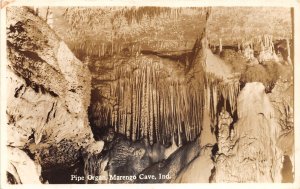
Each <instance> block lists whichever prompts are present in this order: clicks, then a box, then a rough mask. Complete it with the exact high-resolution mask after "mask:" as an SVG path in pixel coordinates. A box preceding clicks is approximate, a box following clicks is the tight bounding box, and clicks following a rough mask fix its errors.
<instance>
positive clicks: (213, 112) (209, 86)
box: [204, 73, 240, 128]
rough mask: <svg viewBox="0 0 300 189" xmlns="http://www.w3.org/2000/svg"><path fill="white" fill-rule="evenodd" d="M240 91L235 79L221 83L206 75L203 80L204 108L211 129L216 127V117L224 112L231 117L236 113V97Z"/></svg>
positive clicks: (210, 75) (211, 75) (214, 77)
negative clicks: (207, 113) (207, 114)
mask: <svg viewBox="0 0 300 189" xmlns="http://www.w3.org/2000/svg"><path fill="white" fill-rule="evenodd" d="M239 91H240V84H239V81H238V80H237V79H232V80H231V81H227V82H224V81H221V80H219V79H217V78H216V76H214V75H213V74H209V73H206V76H205V78H204V97H205V100H204V102H205V108H206V109H208V110H209V115H210V120H211V127H212V128H215V127H216V125H217V116H218V114H219V113H220V111H222V109H224V110H226V111H227V112H229V113H230V115H231V116H233V115H234V114H235V113H236V103H237V96H238V93H239Z"/></svg>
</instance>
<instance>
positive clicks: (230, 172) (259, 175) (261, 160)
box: [215, 82, 282, 182]
mask: <svg viewBox="0 0 300 189" xmlns="http://www.w3.org/2000/svg"><path fill="white" fill-rule="evenodd" d="M237 111H238V121H237V122H236V123H235V124H234V136H230V132H228V131H227V129H226V130H223V131H224V132H222V133H220V135H221V136H222V137H220V136H219V138H220V139H221V138H230V137H231V138H230V140H227V141H228V142H227V144H226V140H221V141H220V142H222V143H221V144H219V145H221V148H222V146H226V147H229V148H227V150H224V148H222V150H221V151H220V153H218V155H217V158H216V175H215V181H216V182H281V175H280V169H281V166H282V163H281V157H282V154H281V152H280V150H279V149H278V148H277V147H276V133H277V132H278V124H277V123H276V121H275V119H274V109H273V106H272V104H271V102H270V100H269V97H268V96H267V95H266V94H265V87H264V86H263V84H262V83H256V82H254V83H247V84H246V86H245V88H244V89H243V90H242V91H241V93H240V94H239V97H238V102H237ZM221 131H222V130H221ZM218 142H219V141H218ZM225 144H226V145H225Z"/></svg>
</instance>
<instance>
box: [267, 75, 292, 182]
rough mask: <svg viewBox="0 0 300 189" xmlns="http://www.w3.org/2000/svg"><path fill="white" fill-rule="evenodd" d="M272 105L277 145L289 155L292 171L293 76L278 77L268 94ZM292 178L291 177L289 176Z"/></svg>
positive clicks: (284, 153) (285, 154)
mask: <svg viewBox="0 0 300 189" xmlns="http://www.w3.org/2000/svg"><path fill="white" fill-rule="evenodd" d="M268 96H269V98H270V101H271V103H272V105H273V107H274V114H275V120H276V122H277V123H278V124H279V131H278V133H277V135H276V137H277V142H276V145H277V147H278V148H279V149H280V150H281V151H282V152H283V155H284V156H287V157H289V159H290V161H291V163H292V166H293V167H292V169H293V170H292V172H294V166H295V163H294V162H295V160H294V154H295V151H294V147H293V146H294V143H295V142H294V85H293V77H289V78H288V79H283V78H281V79H279V80H278V81H277V82H276V84H275V87H274V88H273V90H272V92H271V93H270V94H269V95H268ZM289 179H293V178H289Z"/></svg>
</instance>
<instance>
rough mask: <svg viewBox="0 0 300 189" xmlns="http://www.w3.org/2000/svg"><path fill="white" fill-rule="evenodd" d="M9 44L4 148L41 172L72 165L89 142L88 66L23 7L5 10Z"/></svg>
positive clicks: (43, 23) (91, 137) (90, 140)
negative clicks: (21, 153) (29, 157)
mask: <svg viewBox="0 0 300 189" xmlns="http://www.w3.org/2000/svg"><path fill="white" fill-rule="evenodd" d="M7 46H8V48H7V53H8V65H7V110H6V114H7V119H8V120H7V132H8V141H7V145H10V146H13V147H18V148H20V149H29V150H30V153H32V154H34V155H35V156H36V160H39V159H41V157H43V158H42V160H41V161H40V163H41V165H42V167H43V168H47V167H52V166H59V165H63V164H65V166H67V165H68V164H71V163H74V162H75V161H76V160H77V158H78V157H79V155H78V154H79V153H80V151H79V149H80V148H81V147H82V146H86V145H88V144H90V143H92V142H93V135H92V132H91V129H90V127H89V122H88V116H87V108H88V105H89V103H90V73H89V70H88V68H87V66H86V65H84V64H83V63H81V62H80V61H79V60H78V59H77V58H76V57H75V56H74V55H73V54H72V52H71V51H70V50H69V48H68V47H67V45H66V44H65V43H64V42H63V41H62V40H61V39H60V38H59V37H58V36H57V35H56V34H55V33H54V32H53V30H51V28H49V26H48V25H47V24H46V23H45V22H44V21H43V20H42V19H40V18H39V17H37V16H35V15H34V14H33V13H32V12H31V10H30V9H28V8H26V7H22V8H19V7H18V8H16V7H10V8H8V9H7ZM65 144H67V145H65ZM66 154H69V155H66ZM69 157H73V158H70V159H68V158H69ZM18 172H19V171H18ZM19 176H20V175H19ZM32 179H33V178H32ZM21 181H22V178H21ZM32 182H35V181H34V179H33V180H32Z"/></svg>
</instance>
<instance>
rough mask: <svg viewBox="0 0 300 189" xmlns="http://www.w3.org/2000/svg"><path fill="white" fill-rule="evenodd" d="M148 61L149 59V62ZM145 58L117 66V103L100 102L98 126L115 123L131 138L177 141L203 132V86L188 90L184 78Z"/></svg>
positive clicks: (113, 89)
mask: <svg viewBox="0 0 300 189" xmlns="http://www.w3.org/2000/svg"><path fill="white" fill-rule="evenodd" d="M147 61H148V62H147ZM147 61H143V62H140V63H138V64H135V65H131V66H130V65H129V64H128V65H126V66H121V67H118V68H115V73H114V75H115V76H116V77H117V78H116V80H115V81H114V82H112V84H111V85H110V96H111V97H113V98H114V99H115V102H116V104H115V105H114V106H104V105H102V106H101V105H100V103H99V104H98V105H99V107H97V108H96V109H97V110H96V109H95V110H96V112H94V113H97V111H100V112H98V113H97V114H99V115H100V114H101V117H100V119H98V120H97V123H96V125H97V126H98V127H103V126H108V125H109V126H113V127H114V129H115V131H116V132H118V133H122V134H124V135H126V136H127V138H129V139H131V140H132V141H136V140H141V139H144V141H146V142H147V143H149V144H153V143H156V142H159V143H161V144H165V145H169V144H170V143H172V140H173V138H175V142H176V143H177V145H181V144H182V143H184V142H185V141H192V140H194V139H196V138H197V136H198V135H199V134H200V132H201V120H202V117H203V107H204V102H203V100H204V98H203V90H202V91H200V90H198V91H197V90H189V87H187V85H185V83H184V82H185V81H180V80H179V79H178V78H176V77H172V76H169V74H168V73H166V71H163V70H164V69H162V68H161V67H160V64H159V63H156V62H152V61H149V60H147Z"/></svg>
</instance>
